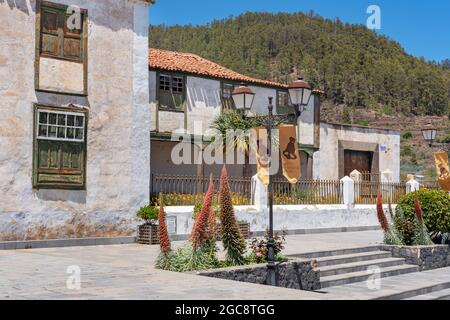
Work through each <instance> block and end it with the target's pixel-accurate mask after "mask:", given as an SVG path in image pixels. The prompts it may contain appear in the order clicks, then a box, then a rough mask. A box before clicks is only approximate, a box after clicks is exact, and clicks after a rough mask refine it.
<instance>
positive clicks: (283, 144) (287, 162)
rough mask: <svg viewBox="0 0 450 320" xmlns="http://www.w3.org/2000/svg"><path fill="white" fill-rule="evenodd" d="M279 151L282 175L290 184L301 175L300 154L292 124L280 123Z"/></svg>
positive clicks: (295, 181)
mask: <svg viewBox="0 0 450 320" xmlns="http://www.w3.org/2000/svg"><path fill="white" fill-rule="evenodd" d="M278 129H279V131H280V152H281V165H282V166H283V175H284V176H285V177H286V179H288V181H289V182H290V183H291V184H295V183H297V181H298V179H299V178H300V175H301V168H300V154H299V152H298V146H297V139H296V132H295V126H294V125H281V126H279V127H278Z"/></svg>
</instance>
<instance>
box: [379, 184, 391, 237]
mask: <svg viewBox="0 0 450 320" xmlns="http://www.w3.org/2000/svg"><path fill="white" fill-rule="evenodd" d="M377 217H378V221H379V222H380V225H381V228H382V229H383V231H384V232H389V223H388V221H387V218H386V215H385V214H384V209H383V200H382V197H381V193H380V192H379V193H378V196H377Z"/></svg>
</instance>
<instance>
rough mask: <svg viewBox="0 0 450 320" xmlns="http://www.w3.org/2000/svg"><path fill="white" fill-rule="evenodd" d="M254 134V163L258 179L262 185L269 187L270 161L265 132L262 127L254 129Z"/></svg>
mask: <svg viewBox="0 0 450 320" xmlns="http://www.w3.org/2000/svg"><path fill="white" fill-rule="evenodd" d="M254 133H255V134H254V135H253V137H254V139H255V140H256V141H254V143H255V148H256V161H257V169H258V178H259V180H261V182H262V183H263V185H265V186H268V185H269V174H270V159H269V149H268V146H267V142H268V135H267V130H266V128H264V127H259V128H255V132H254Z"/></svg>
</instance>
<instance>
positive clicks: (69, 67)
mask: <svg viewBox="0 0 450 320" xmlns="http://www.w3.org/2000/svg"><path fill="white" fill-rule="evenodd" d="M39 88H40V89H44V90H54V91H59V92H70V93H78V94H82V93H83V91H84V67H83V64H82V63H77V62H72V61H63V60H58V59H50V58H44V57H42V58H40V61H39Z"/></svg>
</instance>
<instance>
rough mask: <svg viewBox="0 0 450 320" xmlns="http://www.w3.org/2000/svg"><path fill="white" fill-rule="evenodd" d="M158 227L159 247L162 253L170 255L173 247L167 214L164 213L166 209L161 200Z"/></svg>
mask: <svg viewBox="0 0 450 320" xmlns="http://www.w3.org/2000/svg"><path fill="white" fill-rule="evenodd" d="M158 225H159V231H158V236H159V247H160V248H161V252H162V253H164V254H168V253H169V252H170V250H171V245H170V238H169V233H168V232H167V225H166V213H165V212H164V207H163V203H162V201H161V199H160V202H159V212H158Z"/></svg>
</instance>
